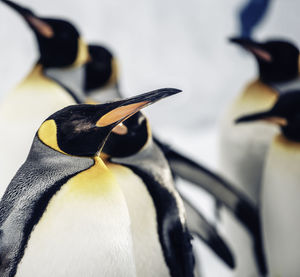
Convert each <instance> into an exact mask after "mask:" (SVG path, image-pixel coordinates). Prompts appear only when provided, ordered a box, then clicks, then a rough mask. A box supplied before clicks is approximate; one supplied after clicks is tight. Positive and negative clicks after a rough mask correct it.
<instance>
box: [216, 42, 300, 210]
mask: <svg viewBox="0 0 300 277" xmlns="http://www.w3.org/2000/svg"><path fill="white" fill-rule="evenodd" d="M231 41H232V42H233V43H236V44H239V45H240V46H242V47H243V48H244V49H246V50H248V51H249V52H251V53H252V54H253V55H254V57H255V60H256V62H257V66H258V71H259V76H258V79H257V80H254V81H252V82H251V83H250V84H248V85H247V86H246V88H245V89H244V91H243V92H242V93H241V94H240V95H238V97H237V99H235V100H234V101H233V103H232V105H231V106H230V107H229V108H228V110H227V113H226V115H225V116H224V119H223V122H222V128H221V133H220V168H221V170H222V173H223V175H224V176H225V177H227V178H228V179H229V180H231V181H232V182H233V183H234V184H236V185H238V186H240V188H241V189H242V190H243V191H244V192H245V193H246V194H247V195H248V196H249V197H250V199H251V200H252V201H253V203H254V204H258V200H259V190H260V182H261V176H262V167H263V166H262V165H263V162H264V157H265V154H266V151H267V149H268V145H269V143H270V140H271V139H272V137H273V135H274V134H275V133H276V132H277V129H276V128H275V127H274V126H269V125H267V124H264V123H261V122H260V123H259V122H258V123H256V124H253V126H252V127H251V128H249V126H248V128H246V127H245V126H236V125H235V124H234V120H235V119H236V118H237V117H239V116H241V115H243V114H247V113H253V112H258V111H263V110H265V109H269V108H271V107H272V106H273V105H274V103H275V102H276V100H277V98H278V96H279V94H280V92H281V91H285V90H287V89H288V88H289V89H290V88H295V87H297V86H298V87H299V88H300V79H299V50H298V49H297V47H296V46H295V45H294V44H293V43H291V42H288V41H283V40H270V41H267V42H264V43H259V42H256V41H252V40H249V39H242V38H234V39H231Z"/></svg>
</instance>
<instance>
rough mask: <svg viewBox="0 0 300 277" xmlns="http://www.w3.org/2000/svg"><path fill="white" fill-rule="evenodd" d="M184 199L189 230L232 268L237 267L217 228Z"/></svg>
mask: <svg viewBox="0 0 300 277" xmlns="http://www.w3.org/2000/svg"><path fill="white" fill-rule="evenodd" d="M181 198H182V199H183V203H184V207H185V211H186V221H187V226H188V229H189V231H190V232H191V233H192V234H193V235H196V236H197V237H198V238H199V239H200V240H202V241H203V242H204V243H205V244H207V245H208V247H210V248H211V249H212V250H213V251H214V252H215V254H216V255H217V256H218V257H219V258H220V259H221V260H222V261H223V262H224V263H225V264H226V265H227V266H229V267H230V268H235V260H234V257H233V254H232V252H231V250H230V248H229V247H228V246H227V244H226V242H225V241H224V240H223V239H222V238H221V237H220V236H219V234H218V232H217V230H216V228H215V227H214V226H213V225H212V224H210V223H209V222H208V221H207V220H206V219H205V218H204V216H203V215H202V214H201V213H200V212H199V211H198V210H197V209H196V208H195V207H194V206H193V205H192V204H191V203H189V201H187V200H186V199H185V198H183V197H181Z"/></svg>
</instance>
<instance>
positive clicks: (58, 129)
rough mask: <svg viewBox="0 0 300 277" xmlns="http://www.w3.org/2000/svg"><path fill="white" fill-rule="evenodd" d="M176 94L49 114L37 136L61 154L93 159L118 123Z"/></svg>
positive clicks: (148, 95) (151, 94)
mask: <svg viewBox="0 0 300 277" xmlns="http://www.w3.org/2000/svg"><path fill="white" fill-rule="evenodd" d="M178 92H180V90H177V89H159V90H155V91H152V92H148V93H145V94H141V95H138V96H135V97H132V98H128V99H124V100H119V101H114V102H110V103H106V104H100V105H88V104H81V105H73V106H68V107H66V108H64V109H62V110H60V111H58V112H56V113H54V114H53V115H51V116H50V117H49V118H48V119H47V120H46V121H45V122H44V123H43V124H42V125H41V127H40V128H39V130H38V132H37V136H38V138H39V139H40V140H41V141H42V142H43V143H44V144H46V145H48V146H49V147H50V148H52V149H54V150H56V151H59V152H61V153H64V154H69V155H73V156H85V157H93V156H95V155H99V154H100V152H101V150H102V148H103V146H104V144H105V142H106V140H107V138H108V136H109V135H110V133H111V132H112V131H113V130H114V129H119V127H118V125H119V124H120V123H122V122H123V121H124V120H126V119H128V118H129V117H131V116H133V115H134V114H135V113H136V112H138V111H139V110H140V109H142V108H144V107H146V106H148V105H150V104H152V103H154V102H156V101H158V100H160V99H162V98H165V97H167V96H170V95H173V94H175V93H178ZM116 132H119V133H120V131H118V130H117V131H116ZM124 147H126V146H124ZM111 151H113V150H111Z"/></svg>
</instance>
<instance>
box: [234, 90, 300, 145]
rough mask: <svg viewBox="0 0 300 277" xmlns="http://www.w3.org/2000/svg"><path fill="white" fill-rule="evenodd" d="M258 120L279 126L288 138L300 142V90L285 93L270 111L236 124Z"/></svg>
mask: <svg viewBox="0 0 300 277" xmlns="http://www.w3.org/2000/svg"><path fill="white" fill-rule="evenodd" d="M257 120H265V121H268V122H270V123H274V124H277V125H279V126H280V128H281V131H282V133H283V135H284V136H285V137H286V138H288V139H290V140H293V141H300V90H292V91H287V92H285V93H284V94H283V95H281V96H280V97H279V98H278V100H277V102H276V103H275V105H274V106H273V107H272V108H271V109H270V110H268V111H263V112H259V113H255V114H250V115H246V116H242V117H240V118H238V119H237V120H236V123H243V122H251V121H257Z"/></svg>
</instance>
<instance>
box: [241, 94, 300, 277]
mask: <svg viewBox="0 0 300 277" xmlns="http://www.w3.org/2000/svg"><path fill="white" fill-rule="evenodd" d="M299 107H300V90H293V91H288V92H286V93H285V94H283V95H281V96H280V97H279V99H278V101H277V102H276V104H275V105H274V106H273V107H272V108H271V109H270V110H267V111H265V112H260V113H254V114H250V115H248V116H243V117H240V118H239V119H238V120H237V123H242V122H252V121H256V120H264V121H267V122H270V123H274V124H276V125H278V126H280V129H281V133H280V134H277V135H276V136H275V138H274V139H273V141H272V144H271V145H270V148H269V151H268V154H267V157H266V161H265V167H264V174H263V183H262V197H261V202H262V203H261V205H262V208H261V213H262V223H263V234H264V240H265V245H266V254H267V261H268V266H269V271H270V276H287V277H289V276H298V275H299V272H300V265H299V259H298V258H299V255H300V237H299V230H300V226H299V223H298V214H299V212H300V204H299V195H300V188H299V178H300V173H299V166H300V136H299V134H300V108H299ZM245 125H249V124H245Z"/></svg>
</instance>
